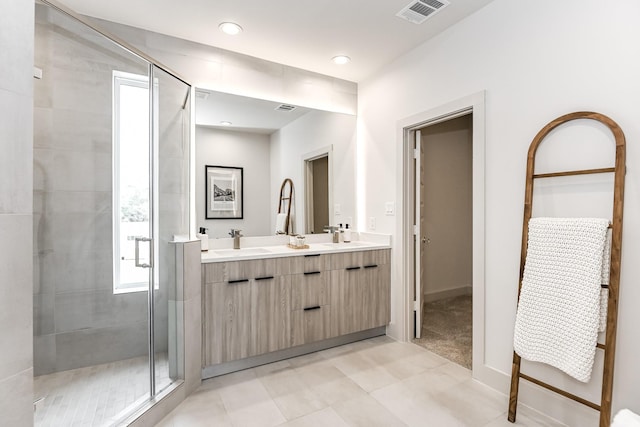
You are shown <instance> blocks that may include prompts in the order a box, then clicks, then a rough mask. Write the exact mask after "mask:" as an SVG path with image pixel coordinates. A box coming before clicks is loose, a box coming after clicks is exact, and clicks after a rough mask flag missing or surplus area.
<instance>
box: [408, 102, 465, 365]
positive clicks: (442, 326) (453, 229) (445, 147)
mask: <svg viewBox="0 0 640 427" xmlns="http://www.w3.org/2000/svg"><path fill="white" fill-rule="evenodd" d="M415 135H416V136H415V144H416V145H415V148H416V166H415V189H416V197H415V203H416V205H415V220H416V224H418V229H419V230H420V232H419V233H418V234H416V239H417V242H416V245H417V246H419V247H418V251H417V257H416V270H415V271H416V282H417V283H418V282H419V285H418V286H417V287H416V293H419V297H420V298H416V300H417V301H420V302H421V303H420V304H419V307H416V310H420V312H419V313H417V314H419V315H417V316H416V325H415V339H414V342H415V343H416V344H418V345H421V346H423V347H425V348H427V349H428V350H430V351H432V352H434V353H436V354H439V355H440V356H442V357H445V358H447V359H449V360H451V361H452V362H455V363H457V364H459V365H461V366H464V367H465V368H468V369H471V367H472V268H473V263H472V235H473V229H472V223H473V215H472V212H473V170H472V159H473V116H472V114H471V113H469V114H465V115H462V116H459V117H455V118H451V119H448V120H444V121H440V122H438V123H435V124H430V125H427V126H425V127H422V128H420V129H416V131H415ZM418 156H419V159H418ZM418 319H419V322H418Z"/></svg>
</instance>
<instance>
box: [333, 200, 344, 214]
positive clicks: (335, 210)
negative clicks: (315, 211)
mask: <svg viewBox="0 0 640 427" xmlns="http://www.w3.org/2000/svg"><path fill="white" fill-rule="evenodd" d="M341 213H342V210H341V208H340V203H336V204H335V205H333V214H334V215H340V214H341Z"/></svg>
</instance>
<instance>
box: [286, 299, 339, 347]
mask: <svg viewBox="0 0 640 427" xmlns="http://www.w3.org/2000/svg"><path fill="white" fill-rule="evenodd" d="M330 320H331V306H329V305H324V306H312V307H307V308H306V309H304V310H294V311H292V312H291V345H292V346H296V345H302V344H307V343H311V342H316V341H322V340H324V339H327V338H329V337H330V328H331V324H330Z"/></svg>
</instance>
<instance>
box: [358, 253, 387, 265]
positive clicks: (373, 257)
mask: <svg viewBox="0 0 640 427" xmlns="http://www.w3.org/2000/svg"><path fill="white" fill-rule="evenodd" d="M390 262H391V249H377V250H374V251H365V252H362V266H363V267H372V266H376V265H384V264H389V263H390Z"/></svg>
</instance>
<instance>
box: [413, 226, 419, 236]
mask: <svg viewBox="0 0 640 427" xmlns="http://www.w3.org/2000/svg"><path fill="white" fill-rule="evenodd" d="M413 235H414V236H417V235H418V226H417V225H415V224H414V226H413Z"/></svg>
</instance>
